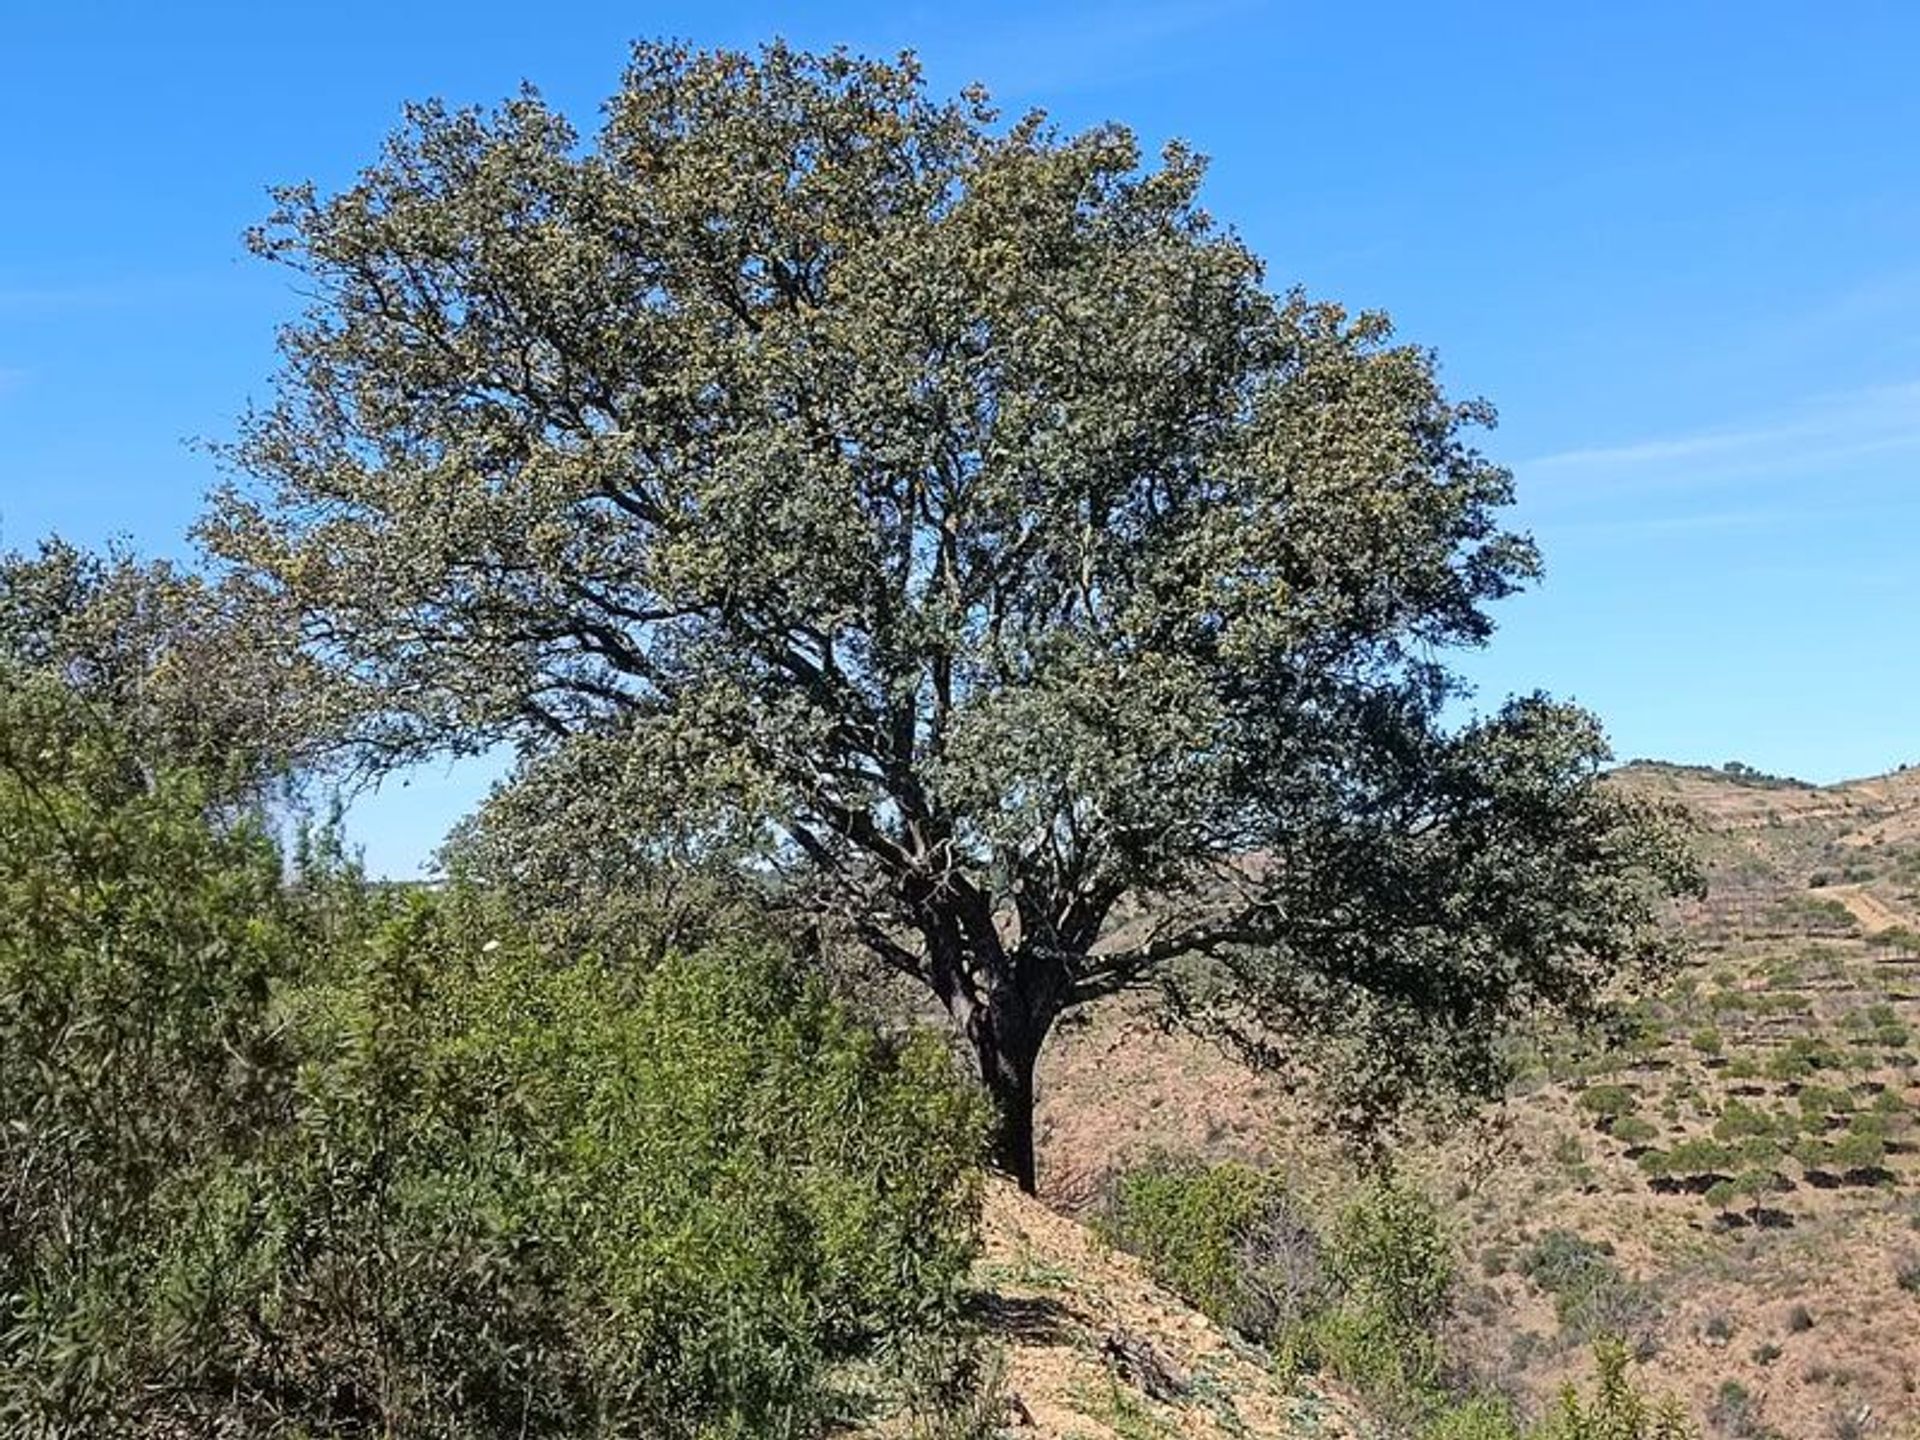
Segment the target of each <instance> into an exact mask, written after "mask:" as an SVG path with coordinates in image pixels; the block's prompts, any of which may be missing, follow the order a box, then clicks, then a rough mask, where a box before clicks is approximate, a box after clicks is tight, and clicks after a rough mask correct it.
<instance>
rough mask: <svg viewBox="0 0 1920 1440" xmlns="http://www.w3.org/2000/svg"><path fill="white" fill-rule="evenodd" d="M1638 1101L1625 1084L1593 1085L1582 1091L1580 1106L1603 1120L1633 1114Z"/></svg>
mask: <svg viewBox="0 0 1920 1440" xmlns="http://www.w3.org/2000/svg"><path fill="white" fill-rule="evenodd" d="M1637 1104H1638V1101H1637V1100H1636V1098H1635V1096H1634V1093H1633V1092H1632V1091H1631V1090H1629V1089H1627V1087H1626V1086H1624V1085H1593V1086H1590V1087H1588V1088H1587V1089H1585V1090H1583V1091H1581V1092H1580V1108H1581V1109H1582V1110H1585V1111H1587V1112H1589V1113H1590V1114H1593V1115H1596V1116H1598V1117H1599V1118H1600V1119H1602V1120H1617V1119H1619V1118H1620V1117H1621V1116H1624V1115H1631V1114H1632V1113H1633V1112H1634V1109H1635V1108H1636V1106H1637Z"/></svg>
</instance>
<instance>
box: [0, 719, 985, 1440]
mask: <svg viewBox="0 0 1920 1440" xmlns="http://www.w3.org/2000/svg"><path fill="white" fill-rule="evenodd" d="M376 909H378V910H383V911H386V912H389V913H386V914H385V915H384V916H383V915H382V914H379V913H375V911H376ZM480 914H481V912H480V910H479V908H478V907H476V906H471V905H468V904H466V903H464V902H462V901H460V900H458V899H455V900H428V899H424V898H422V899H418V900H415V901H413V902H410V903H407V904H404V905H400V906H382V907H374V906H371V905H366V906H363V913H361V914H359V915H358V916H348V917H347V920H346V923H342V921H341V917H340V916H339V915H337V914H336V915H333V916H330V917H329V923H328V924H327V925H326V926H317V925H314V924H310V923H309V922H308V919H307V917H305V916H304V915H303V914H302V913H301V911H300V907H299V905H298V904H297V903H296V901H295V899H294V898H293V897H292V896H291V895H290V894H289V892H288V890H287V888H286V886H285V885H284V884H283V881H282V876H281V866H280V861H279V857H278V855H277V853H276V851H275V848H274V846H273V845H272V844H271V843H270V842H269V840H268V839H267V838H266V837H265V836H264V834H263V833H262V832H261V831H260V829H259V828H258V827H257V826H251V825H246V824H214V823H209V822H208V820H207V819H206V807H205V804H204V800H203V797H202V794H201V792H200V791H199V790H198V789H197V788H196V786H195V785H194V783H193V782H192V781H191V779H190V778H187V777H180V776H171V775H164V774H163V775H158V776H155V775H153V774H151V773H148V772H147V771H146V770H144V769H143V768H142V767H140V766H137V765H134V764H132V763H131V762H130V761H129V759H128V757H127V755H126V753H125V751H124V750H123V749H122V748H121V747H120V746H119V745H118V744H117V742H116V741H115V740H114V738H113V737H112V736H111V735H110V734H108V733H106V732H103V731H101V730H99V729H97V728H96V727H93V726H91V725H90V724H89V723H88V722H87V721H86V720H84V719H83V718H82V717H80V716H78V715H76V714H75V713H74V712H73V711H72V709H71V707H70V706H66V705H63V704H62V703H61V702H59V701H58V700H57V699H55V698H51V697H49V696H47V695H44V694H33V693H28V692H25V691H23V690H20V689H19V688H17V687H16V688H15V689H13V690H9V691H8V692H6V693H5V694H4V695H0V1430H4V1431H5V1432H6V1433H8V1434H20V1435H28V1436H34V1435H55V1434H61V1435H71V1434H86V1435H90V1436H92V1435H99V1436H122V1435H124V1436H139V1437H148V1436H151V1437H162V1436H164V1437H169V1440H171V1437H174V1436H178V1435H185V1434H219V1433H227V1434H245V1435H248V1436H276V1435H284V1436H298V1435H314V1434H326V1435H330V1436H354V1435H366V1436H373V1435H382V1436H385V1435H399V1436H409V1437H414V1436H425V1437H456V1436H482V1435H484V1436H498V1435H514V1436H562V1435H565V1436H604V1437H612V1436H641V1435H645V1436H649V1437H654V1436H659V1437H669V1440H671V1437H679V1436H688V1437H692V1436H701V1437H711V1436H730V1435H731V1436H747V1435H752V1436H756V1437H757V1436H781V1435H797V1434H805V1433H810V1432H811V1431H812V1430H814V1429H815V1428H816V1427H817V1422H818V1420H819V1417H820V1415H821V1413H822V1411H823V1409H824V1408H825V1406H826V1405H827V1403H828V1401H827V1388H828V1384H829V1381H830V1379H831V1375H832V1371H833V1369H834V1367H835V1366H836V1365H837V1364H839V1363H840V1362H841V1361H843V1360H846V1359H849V1358H852V1357H855V1356H859V1355H862V1354H865V1353H869V1352H873V1351H875V1350H876V1349H881V1348H885V1347H886V1346H887V1345H889V1344H891V1343H892V1342H895V1341H897V1340H900V1339H903V1338H904V1337H906V1336H908V1335H909V1334H911V1333H913V1332H915V1331H917V1330H921V1329H924V1328H926V1327H928V1326H931V1325H934V1324H937V1323H939V1322H940V1321H941V1320H942V1319H943V1317H944V1314H945V1312H946V1307H947V1305H948V1303H949V1300H950V1297H951V1294H952V1288H953V1282H954V1281H955V1280H956V1278H957V1277H958V1275H959V1274H960V1273H961V1272H962V1270H963V1269H964V1267H965V1266H966V1265H967V1263H968V1262H969V1260H970V1257H971V1254H972V1247H973V1235H974V1217H975V1205H976V1201H977V1192H976V1186H975V1178H974V1177H975V1175H976V1173H977V1172H976V1158H977V1155H978V1153H979V1147H980V1145H981V1142H982V1138H983V1134H984V1126H985V1116H984V1114H983V1109H982V1106H981V1104H980V1102H979V1100H978V1099H977V1097H976V1096H975V1094H974V1092H973V1091H972V1090H971V1089H970V1088H967V1087H964V1086H962V1085H960V1084H959V1083H958V1082H957V1081H956V1080H955V1079H954V1078H953V1075H952V1072H951V1069H950V1067H949V1065H948V1061H947V1058H946V1055H945V1053H944V1050H943V1049H942V1047H940V1046H939V1045H938V1044H937V1043H935V1042H932V1041H930V1040H908V1041H904V1042H899V1043H895V1042H891V1041H886V1040H883V1039H881V1038H880V1037H878V1036H876V1035H875V1034H874V1033H873V1032H872V1031H871V1030H870V1029H869V1028H867V1027H865V1026H863V1025H861V1024H860V1023H858V1022H857V1021H855V1020H854V1019H853V1018H852V1017H851V1016H849V1015H848V1014H847V1013H846V1012H845V1011H844V1010H842V1009H841V1008H839V1007H838V1006H837V1005H835V1004H834V1003H832V1002H831V1001H830V1000H829V999H828V998H827V997H826V996H825V995H824V994H823V993H822V992H820V991H819V990H818V989H816V988H813V987H810V986H809V985H806V984H804V983H802V982H801V981H799V980H798V979H796V977H795V976H794V975H793V974H792V972H791V971H790V970H789V969H788V968H786V967H785V966H784V965H783V964H782V963H781V962H780V961H779V960H778V959H777V958H775V957H772V956H769V955H767V954H765V953H761V952H758V951H753V950H748V949H736V950H727V949H719V950H714V951H709V952H706V953H702V954H699V955H694V956H683V957H677V958H671V959H669V960H668V961H667V962H666V963H665V964H664V965H663V966H662V967H661V968H660V969H659V970H658V971H657V972H656V973H655V974H654V975H652V976H651V977H649V978H648V979H647V980H646V981H645V982H644V984H641V985H638V986H635V985H634V984H633V983H632V982H630V981H628V980H626V979H624V978H623V977H621V976H620V975H618V974H616V973H614V972H610V971H606V970H603V969H600V968H598V967H593V966H586V965H578V966H559V965H555V964H553V963H552V962H551V961H549V960H548V959H547V958H545V957H544V956H542V955H541V954H539V953H538V952H537V951H535V950H533V949H532V948H530V947H527V946H524V945H522V944H520V943H519V942H517V941H516V940H514V939H513V938H512V936H511V935H502V936H500V937H499V938H498V939H494V940H488V939H485V937H484V936H483V934H481V933H478V932H477V930H476V918H477V917H478V916H479V915H480ZM323 930H324V932H325V933H326V934H327V936H328V937H329V939H328V940H327V942H326V943H325V944H324V945H321V944H319V943H317V942H316V940H315V938H314V937H315V935H316V934H317V933H319V932H321V931H323Z"/></svg>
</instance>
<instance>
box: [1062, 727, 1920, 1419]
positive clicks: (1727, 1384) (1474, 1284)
mask: <svg viewBox="0 0 1920 1440" xmlns="http://www.w3.org/2000/svg"><path fill="white" fill-rule="evenodd" d="M1613 783H1616V784H1620V785H1625V786H1631V787H1633V788H1634V789H1635V790H1636V791H1638V792H1640V793H1643V794H1647V795H1650V796H1656V797H1659V798H1661V799H1664V800H1668V801H1672V802H1674V803H1677V804H1678V805H1680V806H1681V807H1683V808H1684V810H1685V811H1686V812H1687V813H1688V814H1689V815H1690V816H1691V817H1692V820H1693V823H1694V825H1695V826H1696V827H1697V835H1698V848H1699V853H1700V856H1701V859H1702V862H1703V865H1704V867H1705V870H1706V872H1707V876H1708V880H1709V893H1708V895H1707V897H1706V898H1705V899H1704V900H1703V901H1701V902H1698V903H1692V904H1689V905H1687V906H1685V907H1684V908H1683V909H1682V910H1681V911H1680V913H1679V914H1678V915H1677V916H1676V923H1678V924H1681V925H1683V926H1684V927H1685V929H1686V930H1687V932H1688V934H1689V935H1690V936H1691V938H1692V940H1693V942H1694V950H1693V956H1692V958H1691V960H1690V962H1689V963H1688V965H1687V966H1686V967H1685V970H1684V972H1683V973H1682V974H1680V975H1678V976H1677V977H1675V978H1674V980H1673V981H1672V982H1671V983H1670V984H1668V985H1666V986H1665V987H1664V988H1663V989H1662V990H1661V992H1660V993H1658V994H1656V995H1651V996H1647V997H1644V998H1643V999H1642V1000H1641V1001H1640V1002H1639V1003H1638V1004H1637V1005H1636V1007H1635V1009H1634V1012H1633V1016H1632V1019H1633V1024H1632V1025H1631V1026H1630V1028H1629V1033H1628V1034H1627V1035H1626V1036H1624V1037H1623V1038H1622V1039H1621V1040H1620V1041H1619V1042H1618V1043H1616V1044H1613V1045H1612V1046H1611V1047H1610V1048H1601V1049H1595V1048H1593V1047H1591V1046H1582V1045H1580V1044H1576V1043H1573V1042H1572V1041H1571V1040H1565V1039H1562V1040H1555V1039H1554V1038H1552V1037H1543V1039H1542V1041H1541V1043H1540V1045H1539V1048H1538V1051H1537V1053H1535V1054H1532V1055H1531V1056H1530V1058H1529V1060H1528V1062H1527V1064H1526V1065H1525V1067H1524V1069H1525V1074H1524V1076H1523V1078H1522V1080H1521V1082H1520V1083H1519V1084H1517V1085H1516V1086H1515V1089H1514V1092H1513V1094H1512V1095H1511V1097H1510V1098H1509V1100H1508V1102H1507V1103H1506V1104H1505V1105H1504V1106H1502V1107H1500V1108H1499V1110H1498V1111H1497V1112H1496V1113H1494V1114H1491V1115H1489V1116H1487V1117H1486V1119H1485V1121H1484V1123H1482V1124H1481V1125H1479V1126H1478V1127H1475V1128H1474V1129H1473V1130H1472V1132H1471V1133H1469V1134H1466V1135H1457V1136H1454V1137H1452V1138H1451V1139H1450V1140H1449V1141H1448V1142H1446V1143H1444V1144H1442V1143H1427V1144H1424V1145H1422V1146H1420V1147H1417V1149H1416V1152H1415V1153H1414V1154H1413V1155H1412V1156H1411V1157H1410V1158H1409V1160H1408V1161H1407V1164H1408V1168H1409V1169H1410V1170H1411V1171H1413V1172H1414V1173H1416V1174H1418V1175H1420V1176H1422V1177H1424V1178H1425V1180H1426V1182H1427V1186H1428V1188H1429V1190H1430V1191H1431V1192H1432V1193H1433V1194H1434V1196H1435V1198H1436V1199H1437V1200H1439V1201H1440V1202H1442V1203H1443V1205H1445V1206H1446V1207H1447V1209H1448V1211H1449V1214H1450V1216H1451V1220H1452V1223H1453V1226H1454V1228H1455V1231H1456V1233H1457V1235H1458V1237H1459V1240H1460V1245H1461V1249H1462V1253H1463V1256H1464V1258H1465V1265H1466V1280H1467V1284H1466V1289H1465V1292H1464V1294H1463V1296H1462V1299H1461V1306H1460V1313H1459V1315H1458V1317H1457V1322H1456V1324H1457V1331H1458V1333H1459V1335H1460V1336H1461V1337H1462V1343H1463V1345H1464V1347H1465V1349H1466V1350H1467V1351H1468V1352H1469V1353H1470V1354H1471V1355H1472V1357H1473V1358H1474V1360H1475V1362H1476V1364H1477V1366H1478V1368H1479V1369H1480V1371H1481V1373H1482V1374H1483V1375H1485V1376H1488V1377H1490V1378H1491V1379H1492V1380H1493V1381H1494V1382H1495V1383H1497V1384H1500V1385H1502V1386H1505V1387H1507V1388H1510V1389H1512V1390H1514V1391H1515V1392H1517V1393H1519V1394H1522V1395H1526V1396H1530V1397H1533V1398H1534V1399H1535V1400H1541V1399H1544V1397H1546V1396H1547V1395H1549V1394H1550V1393H1551V1392H1552V1390H1553V1388H1554V1387H1555V1386H1557V1385H1558V1384H1560V1383H1561V1382H1562V1381H1563V1380H1565V1379H1566V1378H1568V1377H1569V1376H1575V1375H1579V1374H1581V1373H1583V1372H1584V1370H1585V1369H1586V1366H1587V1364H1588V1360H1587V1346H1586V1337H1587V1335H1589V1334H1590V1333H1591V1332H1593V1331H1594V1330H1596V1329H1598V1328H1603V1327H1608V1326H1617V1327H1620V1328H1624V1329H1626V1330H1628V1331H1629V1332H1630V1333H1631V1334H1632V1335H1633V1336H1634V1337H1635V1338H1636V1341H1637V1342H1638V1344H1639V1346H1640V1348H1641V1350H1642V1352H1643V1353H1644V1354H1645V1355H1646V1356H1647V1364H1646V1377H1647V1380H1648V1382H1649V1383H1650V1384H1651V1385H1652V1386H1654V1387H1655V1388H1658V1389H1669V1390H1673V1391H1675V1392H1676V1393H1678V1394H1680V1395H1682V1396H1683V1397H1685V1398H1686V1399H1687V1400H1688V1402H1689V1403H1690V1405H1691V1407H1692V1409H1693V1411H1694V1413H1695V1415H1696V1417H1697V1418H1698V1419H1699V1420H1700V1421H1701V1422H1702V1423H1703V1424H1704V1425H1706V1426H1707V1428H1708V1433H1709V1434H1710V1435H1744V1436H1764V1435H1780V1436H1788V1437H1803V1436H1807V1437H1812V1436H1827V1435H1878V1434H1887V1435H1892V1436H1900V1435H1906V1434H1909V1433H1914V1432H1915V1431H1916V1430H1920V1126H1917V1125H1916V1123H1915V1117H1916V1112H1920V1053H1917V1052H1920V1044H1916V1039H1915V1036H1916V1034H1920V770H1908V771H1901V772H1896V773H1893V774H1889V775H1883V776H1877V777H1873V778H1870V779H1864V780H1857V781H1850V782H1847V783H1845V784H1839V785H1829V786H1816V785H1809V784H1806V783H1804V782H1800V781H1794V780H1789V779H1782V778H1778V777H1771V776H1764V775H1760V774H1758V773H1757V772H1753V771H1750V770H1744V769H1742V770H1734V771H1726V770H1714V769H1708V768H1704V767H1692V766H1679V765H1668V764H1659V763H1651V762H1635V763H1634V764H1632V765H1628V766H1625V767H1622V768H1621V769H1620V770H1618V771H1616V772H1614V776H1613ZM1042 1092H1043V1093H1042V1104H1041V1132H1042V1136H1043V1142H1042V1189H1043V1192H1044V1193H1045V1194H1046V1195H1047V1197H1048V1198H1049V1199H1050V1200H1051V1201H1052V1202H1053V1203H1054V1204H1056V1205H1057V1206H1060V1207H1062V1208H1066V1209H1069V1210H1072V1209H1075V1208H1080V1207H1084V1206H1086V1205H1089V1204H1091V1203H1093V1202H1094V1201H1095V1199H1096V1197H1097V1196H1098V1195H1099V1193H1100V1191H1101V1188H1102V1185H1103V1183H1104V1178H1105V1177H1106V1176H1107V1175H1109V1174H1110V1173H1111V1172H1112V1171H1113V1170H1114V1169H1115V1168H1116V1167H1120V1166H1123V1165H1125V1164H1126V1163H1128V1161H1129V1160H1131V1159H1133V1158H1135V1157H1138V1156H1140V1155H1142V1154H1144V1153H1146V1152H1148V1151H1150V1150H1153V1149H1156V1148H1168V1149H1174V1150H1181V1151H1189V1152H1193V1153H1198V1154H1202V1155H1207V1156H1213V1157H1227V1156H1234V1157H1238V1158H1244V1159H1251V1160H1254V1161H1257V1162H1261V1163H1267V1164H1274V1165H1279V1166H1282V1167H1286V1168H1287V1169H1289V1171H1290V1172H1291V1173H1292V1174H1293V1175H1294V1177H1295V1183H1296V1184H1297V1185H1298V1186H1299V1187H1300V1188H1301V1189H1302V1190H1304V1191H1306V1192H1309V1193H1310V1194H1311V1193H1314V1192H1325V1191H1330V1190H1332V1189H1335V1188H1337V1187H1338V1186H1339V1185H1340V1184H1342V1183H1344V1182H1343V1180H1342V1176H1343V1174H1344V1173H1345V1172H1344V1170H1343V1168H1342V1162H1341V1161H1340V1159H1339V1157H1338V1156H1337V1155H1336V1154H1335V1153H1334V1152H1333V1151H1332V1150H1331V1149H1330V1148H1329V1147H1328V1145H1327V1144H1326V1143H1325V1142H1324V1141H1322V1140H1320V1139H1318V1138H1316V1135H1315V1132H1314V1131H1313V1129H1312V1127H1311V1126H1310V1125H1308V1124H1307V1123H1306V1122H1305V1121H1304V1119H1303V1117H1302V1116H1301V1115H1300V1113H1299V1112H1298V1111H1297V1110H1296V1109H1295V1108H1294V1107H1293V1106H1292V1105H1291V1104H1290V1103H1289V1102H1288V1101H1287V1099H1286V1097H1284V1096H1283V1095H1281V1094H1280V1093H1278V1092H1277V1090H1276V1089H1275V1088H1274V1087H1272V1086H1271V1085H1269V1084H1268V1083H1267V1082H1265V1081H1263V1080H1261V1079H1260V1078H1259V1077H1256V1076H1252V1075H1249V1074H1248V1073H1246V1072H1245V1071H1243V1070H1241V1069H1239V1068H1238V1067H1237V1066H1235V1065H1233V1064H1232V1063H1230V1062H1229V1061H1227V1060H1226V1059H1225V1058H1223V1057H1222V1056H1221V1055H1219V1054H1218V1053H1216V1052H1215V1051H1213V1050H1212V1049H1211V1048H1209V1047H1207V1046H1205V1045H1203V1044H1200V1043H1198V1042H1196V1041H1194V1040H1192V1039H1190V1038H1188V1037H1184V1036H1180V1035H1168V1034H1164V1033H1161V1032H1160V1031H1159V1030H1158V1029H1157V1028H1156V1027H1155V1026H1154V1024H1153V1023H1152V1020H1151V1017H1150V1016H1149V1015H1148V1013H1147V1012H1146V1010H1145V1008H1144V1005H1143V1003H1141V1002H1137V1001H1116V1002H1113V1003H1110V1004H1109V1005H1107V1006H1106V1007H1105V1008H1104V1009H1100V1010H1097V1011H1096V1012H1094V1013H1093V1014H1091V1015H1089V1016H1087V1017H1085V1018H1084V1019H1082V1020H1081V1021H1080V1022H1079V1023H1077V1024H1076V1025H1074V1026H1073V1027H1071V1028H1070V1029H1068V1030H1067V1031H1065V1032H1063V1033H1062V1035H1061V1036H1060V1038H1059V1040H1058V1041H1057V1042H1056V1044H1055V1045H1054V1046H1053V1048H1052V1050H1051V1051H1050V1053H1049V1054H1048V1055H1047V1056H1046V1057H1045V1059H1044V1061H1043V1074H1042ZM1090 1433H1091V1432H1090ZM1256 1433H1265V1432H1256Z"/></svg>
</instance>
